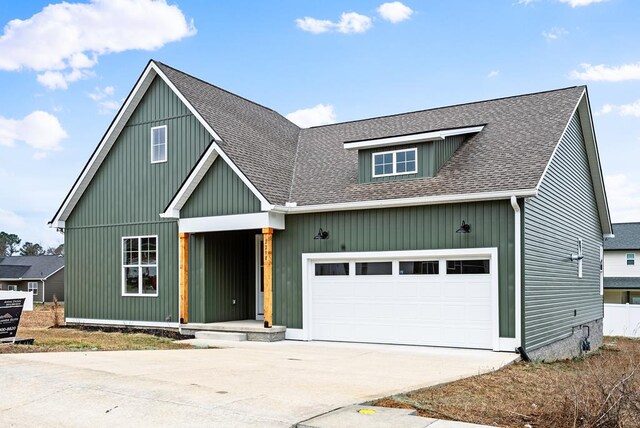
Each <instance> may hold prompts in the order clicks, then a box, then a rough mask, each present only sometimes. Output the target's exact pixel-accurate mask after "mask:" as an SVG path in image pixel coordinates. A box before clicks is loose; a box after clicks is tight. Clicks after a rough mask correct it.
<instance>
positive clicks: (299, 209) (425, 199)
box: [272, 189, 538, 214]
mask: <svg viewBox="0 0 640 428" xmlns="http://www.w3.org/2000/svg"><path fill="white" fill-rule="evenodd" d="M537 195H538V190H537V189H522V190H515V191H513V190H510V191H499V192H482V193H466V194H460V195H439V196H422V197H417V198H401V199H382V200H372V201H359V202H339V203H334V204H316V205H303V206H297V205H296V203H295V202H287V204H286V205H284V206H283V205H275V206H273V209H272V211H273V212H278V213H283V214H301V213H312V212H327V211H347V210H363V209H376V208H396V207H409V206H416V205H436V204H447V203H461V202H481V201H494V200H502V199H510V198H513V197H519V198H530V197H535V196H537Z"/></svg>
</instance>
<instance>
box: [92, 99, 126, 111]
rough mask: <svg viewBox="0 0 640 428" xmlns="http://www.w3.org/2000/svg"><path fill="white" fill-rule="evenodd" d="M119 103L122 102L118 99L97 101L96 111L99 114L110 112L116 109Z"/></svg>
mask: <svg viewBox="0 0 640 428" xmlns="http://www.w3.org/2000/svg"><path fill="white" fill-rule="evenodd" d="M121 105H122V102H120V101H114V100H109V101H100V102H99V103H98V112H99V113H100V114H110V113H113V112H114V111H116V110H118V109H119V108H120V106H121Z"/></svg>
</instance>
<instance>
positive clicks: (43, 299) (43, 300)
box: [40, 279, 46, 304]
mask: <svg viewBox="0 0 640 428" xmlns="http://www.w3.org/2000/svg"><path fill="white" fill-rule="evenodd" d="M40 281H42V303H43V304H44V302H45V300H46V299H45V297H44V279H41V280H40Z"/></svg>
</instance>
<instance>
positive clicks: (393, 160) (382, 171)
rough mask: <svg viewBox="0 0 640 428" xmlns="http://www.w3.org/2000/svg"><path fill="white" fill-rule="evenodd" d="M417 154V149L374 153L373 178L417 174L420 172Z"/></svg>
mask: <svg viewBox="0 0 640 428" xmlns="http://www.w3.org/2000/svg"><path fill="white" fill-rule="evenodd" d="M417 154H418V149H417V148H412V149H404V150H393V151H389V152H379V153H374V154H373V176H374V177H385V176H390V175H403V174H415V173H417V172H418V168H417V163H416V157H417Z"/></svg>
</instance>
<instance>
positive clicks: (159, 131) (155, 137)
mask: <svg viewBox="0 0 640 428" xmlns="http://www.w3.org/2000/svg"><path fill="white" fill-rule="evenodd" d="M166 161H167V125H162V126H154V127H153V128H151V163H159V162H166Z"/></svg>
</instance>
